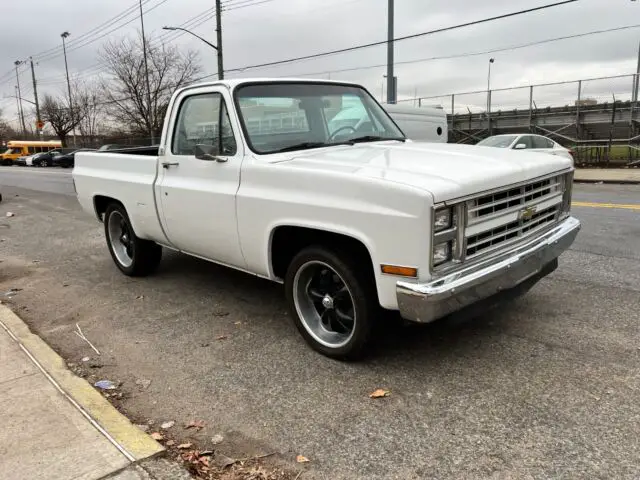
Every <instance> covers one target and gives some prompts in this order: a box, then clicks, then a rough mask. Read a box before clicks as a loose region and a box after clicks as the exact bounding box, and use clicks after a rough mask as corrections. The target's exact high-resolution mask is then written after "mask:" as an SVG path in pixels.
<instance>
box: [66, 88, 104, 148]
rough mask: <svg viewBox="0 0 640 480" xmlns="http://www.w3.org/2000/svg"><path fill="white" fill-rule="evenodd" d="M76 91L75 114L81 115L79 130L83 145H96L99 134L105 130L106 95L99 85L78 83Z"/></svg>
mask: <svg viewBox="0 0 640 480" xmlns="http://www.w3.org/2000/svg"><path fill="white" fill-rule="evenodd" d="M74 91H75V92H76V94H75V98H74V107H73V108H74V114H75V113H76V111H77V112H78V114H79V121H78V130H79V132H80V135H81V136H82V139H83V143H85V144H87V145H92V144H94V143H96V139H97V137H98V134H99V133H100V132H101V131H103V130H104V120H105V118H104V116H105V115H104V114H105V112H104V95H103V93H102V88H101V86H100V85H99V84H97V83H77V84H76V86H75V88H74Z"/></svg>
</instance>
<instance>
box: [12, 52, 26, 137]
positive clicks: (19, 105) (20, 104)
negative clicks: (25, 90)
mask: <svg viewBox="0 0 640 480" xmlns="http://www.w3.org/2000/svg"><path fill="white" fill-rule="evenodd" d="M13 64H14V65H15V66H16V88H17V89H18V113H20V121H21V123H22V135H26V134H27V126H26V125H25V123H24V110H23V109H22V93H21V92H20V76H19V75H18V67H19V66H20V65H21V64H22V62H21V61H20V60H16V61H15V62H13Z"/></svg>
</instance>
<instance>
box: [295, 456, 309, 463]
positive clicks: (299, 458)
mask: <svg viewBox="0 0 640 480" xmlns="http://www.w3.org/2000/svg"><path fill="white" fill-rule="evenodd" d="M310 461H311V460H309V459H308V458H307V457H305V456H304V455H298V456H297V457H296V462H298V463H307V462H310Z"/></svg>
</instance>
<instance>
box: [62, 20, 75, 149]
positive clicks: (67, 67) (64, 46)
mask: <svg viewBox="0 0 640 480" xmlns="http://www.w3.org/2000/svg"><path fill="white" fill-rule="evenodd" d="M69 35H71V34H70V33H69V32H62V33H61V34H60V36H61V37H62V51H63V52H64V70H65V72H67V92H68V93H69V116H70V117H71V125H73V122H74V119H75V117H74V115H73V101H72V100H71V82H69V65H68V64H67V44H66V43H65V40H66V39H67V37H68V36H69ZM71 136H72V137H73V146H74V147H75V146H76V129H75V126H74V128H72V129H71Z"/></svg>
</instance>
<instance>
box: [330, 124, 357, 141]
mask: <svg viewBox="0 0 640 480" xmlns="http://www.w3.org/2000/svg"><path fill="white" fill-rule="evenodd" d="M347 129H349V130H351V132H352V133H356V132H357V130H356V129H355V128H354V127H352V126H351V125H345V126H343V127H340V128H339V129H337V130H336V131H335V132H333V133H332V134H331V135H329V140H333V139H334V138H335V136H336V135H338V133H340V132H341V131H342V130H347Z"/></svg>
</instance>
